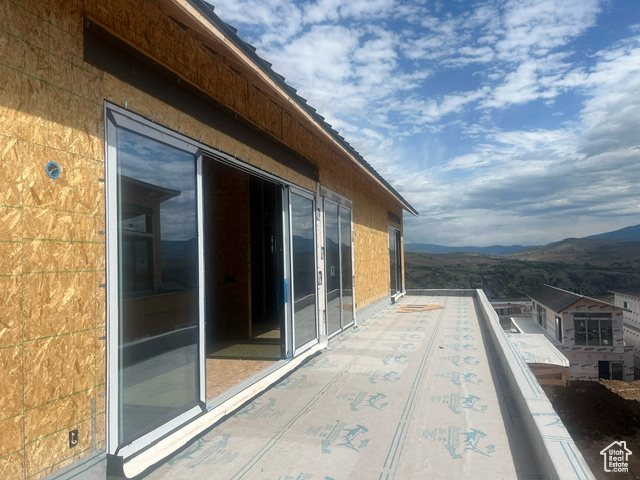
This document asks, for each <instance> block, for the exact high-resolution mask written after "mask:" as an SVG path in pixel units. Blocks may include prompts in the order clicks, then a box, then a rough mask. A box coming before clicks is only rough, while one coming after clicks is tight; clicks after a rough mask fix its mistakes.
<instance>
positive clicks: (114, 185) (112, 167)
mask: <svg viewBox="0 0 640 480" xmlns="http://www.w3.org/2000/svg"><path fill="white" fill-rule="evenodd" d="M104 115H105V173H106V178H105V195H106V209H105V222H106V233H107V235H106V267H105V274H106V308H107V315H106V337H107V362H106V363H107V365H106V367H107V372H106V386H107V402H106V407H107V409H106V410H107V411H106V416H107V441H106V446H107V453H108V454H110V455H115V456H119V457H122V458H128V457H130V456H132V455H134V454H135V453H137V452H139V451H141V450H143V449H145V448H146V447H148V446H149V445H151V444H152V443H154V442H156V441H158V440H159V439H160V438H162V437H164V436H166V435H167V434H169V433H171V432H172V431H173V430H175V429H176V428H178V427H180V426H182V425H184V424H185V423H187V422H189V421H190V420H193V419H194V418H195V417H197V416H199V415H200V414H202V413H203V412H204V411H206V404H205V401H206V399H205V396H206V386H205V384H204V378H205V372H204V365H205V362H204V357H203V356H202V354H203V352H204V337H203V335H202V328H203V325H204V309H203V308H202V306H203V304H204V299H203V298H202V297H201V292H200V289H201V288H202V287H203V285H202V284H200V285H198V297H199V300H198V308H199V312H198V327H197V328H198V348H197V352H198V354H197V355H198V358H197V359H196V362H197V365H196V368H197V369H198V375H197V385H196V388H197V390H198V393H197V398H196V401H197V405H195V406H193V407H191V408H189V409H188V410H186V411H185V412H183V413H181V414H179V415H177V416H175V417H173V418H171V419H170V420H168V421H167V422H165V423H163V424H162V425H160V426H159V427H157V428H155V429H153V430H151V431H149V432H147V433H146V434H143V435H141V436H140V437H137V438H135V439H134V440H132V441H131V442H129V443H127V444H124V445H121V444H120V442H119V434H120V429H121V425H120V423H121V420H120V414H121V412H120V403H121V402H120V400H121V398H122V394H123V392H122V389H121V388H120V355H119V352H120V334H121V332H120V315H121V311H120V307H121V298H120V293H119V290H120V276H119V274H120V266H121V265H120V263H121V261H120V252H119V246H118V239H119V235H118V211H119V204H118V188H119V187H118V152H117V145H116V132H117V129H118V128H124V129H127V130H129V131H132V132H134V133H136V134H138V135H142V136H146V137H148V138H151V139H152V140H155V141H158V142H161V143H164V144H167V145H170V146H172V147H175V148H178V149H180V150H183V151H186V152H189V153H192V154H193V156H194V164H195V165H194V166H195V170H196V189H197V190H199V186H200V184H199V183H198V182H201V180H202V179H201V175H200V174H201V169H200V168H199V165H200V159H201V152H200V149H199V147H198V146H197V145H195V142H190V141H188V140H187V139H186V138H184V137H183V136H181V135H179V134H175V133H174V132H172V131H171V130H169V129H167V128H165V127H162V126H159V125H156V124H153V123H151V122H149V121H148V120H146V119H144V118H142V117H140V116H139V115H137V114H134V113H132V112H129V111H127V110H125V109H122V108H120V107H117V106H115V105H112V104H110V103H105V114H104ZM201 202H202V198H201V197H200V196H199V197H198V198H197V202H196V210H197V216H198V217H201V212H202V203H201ZM197 226H198V229H200V227H201V223H200V221H198V223H197ZM197 233H198V264H199V265H198V267H199V270H202V268H201V267H202V266H203V257H202V245H201V244H202V235H201V233H202V232H201V231H200V230H199V231H198V232H197ZM202 275H203V271H202V272H201V273H200V274H199V276H198V278H199V282H201V281H202Z"/></svg>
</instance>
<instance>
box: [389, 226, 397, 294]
mask: <svg viewBox="0 0 640 480" xmlns="http://www.w3.org/2000/svg"><path fill="white" fill-rule="evenodd" d="M397 249H398V245H397V244H396V231H395V230H389V284H390V289H391V296H393V295H395V294H396V293H398V253H397Z"/></svg>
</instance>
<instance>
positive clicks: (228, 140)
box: [105, 75, 316, 191]
mask: <svg viewBox="0 0 640 480" xmlns="http://www.w3.org/2000/svg"><path fill="white" fill-rule="evenodd" d="M105 98H106V99H107V100H109V101H111V102H113V103H115V104H117V105H120V106H123V105H125V104H126V105H127V108H128V109H129V110H131V111H132V112H135V113H137V114H139V115H141V116H143V117H145V118H148V119H151V118H152V119H153V120H154V121H155V122H156V123H158V124H159V125H162V126H165V127H168V128H171V129H172V130H175V131H178V132H180V133H181V134H183V135H186V136H187V137H190V138H193V139H195V140H198V141H200V142H202V143H204V144H206V145H208V146H210V147H213V148H214V149H217V150H220V151H223V152H225V153H227V154H229V155H231V156H232V157H235V158H238V159H239V160H242V161H244V162H246V163H248V164H250V165H253V166H255V167H258V168H260V169H262V170H265V171H267V172H269V173H271V174H273V175H276V176H277V177H280V178H283V179H285V180H288V181H290V182H292V183H295V184H296V185H300V186H301V187H304V188H307V189H309V190H312V191H313V190H315V185H316V184H315V182H314V181H313V180H310V179H308V178H307V177H305V176H303V175H301V174H299V173H297V172H295V171H294V170H292V169H290V168H288V167H286V166H284V165H282V164H281V163H279V162H278V161H277V159H274V158H272V157H269V156H267V155H265V154H263V153H261V152H259V151H256V150H254V149H253V148H251V147H249V146H247V145H245V144H243V143H241V142H239V141H238V140H236V139H234V138H232V137H229V136H228V135H224V134H222V133H220V132H219V131H218V130H215V129H213V128H211V127H208V126H206V125H203V124H202V123H200V122H198V121H196V120H194V119H193V118H192V117H190V116H189V115H186V114H184V113H182V112H180V111H178V110H176V109H175V108H172V107H170V106H169V105H167V104H165V103H163V102H161V101H160V100H158V99H156V98H154V97H152V96H150V95H146V94H144V93H142V92H140V91H139V90H137V89H135V88H133V87H132V86H131V85H127V84H126V83H124V82H122V81H120V80H118V79H117V78H115V77H112V76H110V75H105Z"/></svg>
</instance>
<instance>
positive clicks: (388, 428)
mask: <svg viewBox="0 0 640 480" xmlns="http://www.w3.org/2000/svg"><path fill="white" fill-rule="evenodd" d="M440 307H444V308H440ZM509 397H510V394H509V391H508V388H507V387H506V386H505V385H503V383H502V382H501V372H500V371H499V369H498V367H497V363H496V362H494V361H493V352H492V350H491V348H489V347H487V343H486V342H485V341H484V340H483V333H482V326H481V325H480V324H479V322H478V318H477V315H476V310H475V305H474V300H473V298H471V297H464V296H462V297H456V296H441V295H438V296H434V297H430V296H411V297H405V298H403V299H401V300H400V301H399V302H398V303H396V304H395V305H390V306H388V307H386V308H385V309H384V310H383V311H381V312H380V313H378V314H376V315H375V316H373V317H372V318H370V319H369V320H368V321H366V322H364V323H362V324H361V325H360V326H359V327H358V329H357V330H350V331H347V332H344V333H343V334H341V335H340V336H338V337H335V338H334V339H332V340H331V341H330V346H329V348H328V349H327V350H326V351H325V352H323V353H322V354H320V355H318V356H316V357H314V358H313V359H311V360H310V361H309V362H308V363H307V364H305V365H304V366H303V367H302V368H300V369H298V370H296V371H294V372H293V373H292V374H291V375H290V376H289V377H287V378H285V379H283V380H282V381H280V382H279V383H278V384H276V385H275V386H274V387H273V388H271V389H269V390H267V391H266V392H264V393H262V394H261V395H260V396H259V397H257V398H256V399H255V400H254V401H253V402H251V403H250V404H249V405H247V406H245V407H244V408H243V409H242V410H240V411H238V412H237V413H235V414H234V415H232V416H231V417H229V418H228V419H227V420H225V421H224V422H222V423H220V424H219V425H218V426H216V427H215V428H213V429H211V430H210V431H209V432H208V433H206V434H205V435H203V436H202V437H200V438H199V439H197V440H195V441H194V442H193V443H191V444H190V445H189V446H187V447H186V448H185V449H183V450H182V451H180V452H178V453H177V454H176V455H174V456H173V457H171V458H170V459H169V460H168V461H166V462H165V463H163V464H162V465H161V466H160V467H159V468H157V469H156V470H154V471H153V472H151V473H150V474H149V475H148V476H147V477H146V478H149V479H153V480H160V479H162V480H171V479H180V480H183V479H185V478H194V479H199V478H221V479H222V478H224V479H251V480H254V479H265V480H267V479H269V480H285V479H286V480H315V479H318V480H332V479H333V480H339V479H340V480H341V479H415V478H429V479H433V478H443V479H452V478H492V479H515V478H521V479H535V478H539V475H538V472H537V470H536V467H535V464H534V463H533V461H532V460H531V457H532V455H531V450H530V446H529V445H528V444H527V443H526V440H525V439H524V434H523V432H522V431H521V429H520V426H519V425H518V423H517V415H516V414H515V413H514V412H513V410H512V406H511V405H510V402H509Z"/></svg>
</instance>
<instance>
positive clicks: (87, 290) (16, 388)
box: [0, 0, 105, 479]
mask: <svg viewBox="0 0 640 480" xmlns="http://www.w3.org/2000/svg"><path fill="white" fill-rule="evenodd" d="M82 15H83V6H82V4H81V3H80V2H78V1H75V0H69V1H65V2H54V1H51V2H49V1H36V2H13V1H10V0H7V1H3V2H0V160H1V162H2V163H1V164H2V166H3V169H4V174H3V175H2V176H0V258H1V260H0V297H1V299H0V304H1V305H2V309H0V370H1V371H2V372H3V375H2V380H0V398H1V399H2V402H0V478H3V479H13V478H21V479H22V478H25V477H26V478H38V477H42V476H44V475H45V474H47V473H49V472H50V471H52V470H54V469H57V468H59V467H60V466H62V465H64V464H66V463H68V462H70V461H72V460H73V459H74V458H78V457H80V456H82V455H84V454H86V453H87V452H89V451H91V450H92V448H100V447H101V446H103V445H104V417H105V404H104V390H105V389H104V384H105V368H104V356H105V354H104V351H105V296H104V288H103V287H102V286H101V285H102V284H104V283H105V278H104V235H103V233H101V231H104V193H103V189H104V183H103V182H102V181H101V180H100V179H101V178H103V177H104V164H103V156H102V151H103V147H102V145H103V131H102V129H101V121H102V120H101V119H102V108H103V107H102V82H103V76H102V73H101V72H99V71H97V70H96V69H94V68H92V67H91V66H89V65H86V64H85V63H84V62H83V60H82V40H81V37H82ZM50 161H55V162H57V163H59V164H60V166H61V168H62V173H61V175H60V178H58V179H57V180H52V179H51V178H49V177H48V176H47V174H46V172H45V166H46V164H47V163H48V162H50ZM71 429H78V431H79V434H80V441H79V445H78V446H77V447H75V448H73V449H70V448H69V446H68V432H69V430H71Z"/></svg>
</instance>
